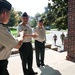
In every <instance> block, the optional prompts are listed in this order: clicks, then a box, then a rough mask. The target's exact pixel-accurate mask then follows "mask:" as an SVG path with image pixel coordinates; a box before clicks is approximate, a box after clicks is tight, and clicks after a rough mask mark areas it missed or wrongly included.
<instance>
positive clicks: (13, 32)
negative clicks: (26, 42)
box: [10, 28, 50, 36]
mask: <svg viewBox="0 0 75 75" xmlns="http://www.w3.org/2000/svg"><path fill="white" fill-rule="evenodd" d="M10 32H11V34H12V35H14V36H17V29H15V28H11V29H10ZM46 34H50V32H49V31H46Z"/></svg>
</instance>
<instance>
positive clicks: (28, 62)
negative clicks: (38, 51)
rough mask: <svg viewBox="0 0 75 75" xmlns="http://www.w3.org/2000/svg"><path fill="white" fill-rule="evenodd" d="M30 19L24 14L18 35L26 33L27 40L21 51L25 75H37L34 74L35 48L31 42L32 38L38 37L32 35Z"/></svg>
mask: <svg viewBox="0 0 75 75" xmlns="http://www.w3.org/2000/svg"><path fill="white" fill-rule="evenodd" d="M28 19H29V17H28V14H27V13H26V12H24V13H23V14H22V17H21V20H22V22H21V23H20V24H19V25H18V35H19V33H20V32H23V31H24V37H25V39H24V40H23V44H22V46H21V47H20V49H19V52H20V57H21V60H22V66H23V72H24V75H35V74H37V72H34V71H33V69H32V62H33V48H32V44H31V41H32V37H33V38H35V37H36V35H32V29H31V27H30V25H29V24H28ZM20 35H21V34H20ZM20 35H19V36H20Z"/></svg>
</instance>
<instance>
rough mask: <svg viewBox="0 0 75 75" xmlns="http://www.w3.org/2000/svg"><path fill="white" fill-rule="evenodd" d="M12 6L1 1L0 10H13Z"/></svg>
mask: <svg viewBox="0 0 75 75" xmlns="http://www.w3.org/2000/svg"><path fill="white" fill-rule="evenodd" d="M11 7H12V5H11V4H10V3H9V2H8V1H6V0H0V9H7V10H9V11H10V10H11Z"/></svg>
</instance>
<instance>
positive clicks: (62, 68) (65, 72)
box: [8, 48, 75, 75]
mask: <svg viewBox="0 0 75 75" xmlns="http://www.w3.org/2000/svg"><path fill="white" fill-rule="evenodd" d="M45 51H46V52H45V65H46V66H44V67H40V68H38V67H37V66H36V60H35V51H34V53H33V69H34V71H36V72H38V75H75V63H73V62H71V61H67V60H66V56H67V52H61V53H60V52H56V51H53V50H51V49H47V48H46V50H45ZM8 70H9V73H10V75H23V72H22V66H21V60H20V57H19V54H16V55H12V56H11V57H10V58H9V65H8Z"/></svg>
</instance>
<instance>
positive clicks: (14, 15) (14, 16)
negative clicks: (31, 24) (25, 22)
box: [7, 8, 21, 27]
mask: <svg viewBox="0 0 75 75" xmlns="http://www.w3.org/2000/svg"><path fill="white" fill-rule="evenodd" d="M20 15H21V12H19V11H15V10H14V8H12V9H11V12H10V19H9V22H8V24H7V25H8V26H10V27H12V26H15V25H18V23H19V21H20Z"/></svg>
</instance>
